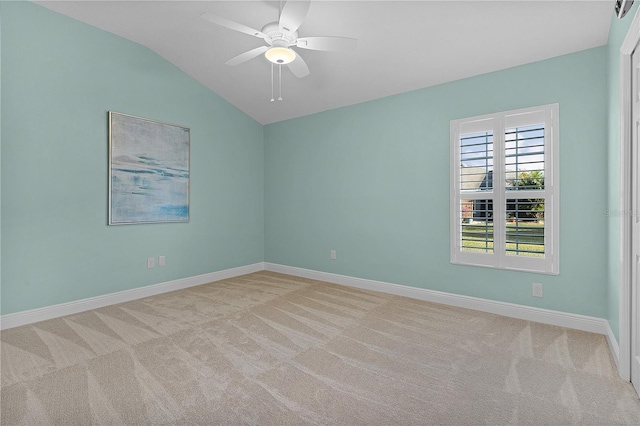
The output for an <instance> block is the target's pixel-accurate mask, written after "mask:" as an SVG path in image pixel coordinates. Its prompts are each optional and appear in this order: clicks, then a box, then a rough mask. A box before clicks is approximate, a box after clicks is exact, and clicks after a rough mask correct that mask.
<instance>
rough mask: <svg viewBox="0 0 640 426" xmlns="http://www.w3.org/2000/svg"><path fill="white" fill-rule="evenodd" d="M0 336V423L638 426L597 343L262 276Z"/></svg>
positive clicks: (632, 402) (638, 416) (637, 409)
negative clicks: (0, 366)
mask: <svg viewBox="0 0 640 426" xmlns="http://www.w3.org/2000/svg"><path fill="white" fill-rule="evenodd" d="M1 340H2V360H1V361H2V406H1V408H2V413H1V416H2V417H1V420H2V425H18V424H21V425H41V424H53V425H89V424H106V425H116V424H127V425H143V424H178V425H198V424H199V425H215V424H223V425H236V424H258V425H271V424H277V425H281V424H322V425H327V424H328V425H411V424H421V425H423V424H430V425H438V424H446V425H449V424H452V425H483V424H486V425H509V424H523V425H562V424H593V425H614V424H634V425H638V424H640V402H639V400H638V399H637V397H636V395H635V393H634V391H633V389H632V387H631V385H630V384H629V383H625V382H623V381H622V380H620V379H619V378H618V376H617V373H616V371H615V367H614V364H613V361H612V359H611V356H610V354H609V351H608V348H607V345H606V342H605V338H604V337H603V336H601V335H597V334H591V333H585V332H580V331H574V330H568V329H563V328H559V327H554V326H548V325H542V324H537V323H532V322H527V321H521V320H514V319H509V318H504V317H500V316H496V315H491V314H485V313H480V312H475V311H471V310H465V309H458V308H451V307H446V306H442V305H437V304H433V303H426V302H421V301H416V300H412V299H406V298H402V297H397V296H391V295H386V294H382V293H375V292H370V291H363V290H358V289H353V288H349V287H342V286H338V285H333V284H327V283H323V282H319V281H311V280H305V279H299V278H296V277H291V276H287V275H280V274H275V273H269V272H260V273H255V274H251V275H245V276H242V277H238V278H234V279H229V280H225V281H220V282H216V283H212V284H207V285H203V286H199V287H193V288H190V289H187V290H182V291H177V292H173V293H166V294H163V295H159V296H154V297H149V298H147V299H142V300H138V301H134V302H128V303H123V304H120V305H115V306H110V307H107V308H102V309H96V310H94V311H89V312H85V313H81V314H77V315H71V316H68V317H64V318H59V319H54V320H50V321H44V322H40V323H37V324H33V325H28V326H23V327H19V328H14V329H9V330H5V331H3V332H2V333H1Z"/></svg>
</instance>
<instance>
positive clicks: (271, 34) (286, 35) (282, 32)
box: [262, 22, 298, 47]
mask: <svg viewBox="0 0 640 426" xmlns="http://www.w3.org/2000/svg"><path fill="white" fill-rule="evenodd" d="M262 33H263V34H264V35H266V37H265V38H264V40H265V41H266V42H267V43H268V44H269V45H270V46H274V47H289V46H292V45H295V44H296V40H298V32H297V31H294V32H289V31H287V29H286V28H280V25H279V24H278V23H277V22H271V23H269V24H267V25H265V26H264V27H262Z"/></svg>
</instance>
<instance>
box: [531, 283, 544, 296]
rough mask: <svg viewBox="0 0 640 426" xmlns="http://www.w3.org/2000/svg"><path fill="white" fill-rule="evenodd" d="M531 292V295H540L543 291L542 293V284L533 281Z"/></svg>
mask: <svg viewBox="0 0 640 426" xmlns="http://www.w3.org/2000/svg"><path fill="white" fill-rule="evenodd" d="M531 294H532V295H533V297H542V296H543V293H542V284H540V283H533V284H532V285H531Z"/></svg>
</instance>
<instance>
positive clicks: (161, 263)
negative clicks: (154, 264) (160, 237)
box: [158, 256, 167, 268]
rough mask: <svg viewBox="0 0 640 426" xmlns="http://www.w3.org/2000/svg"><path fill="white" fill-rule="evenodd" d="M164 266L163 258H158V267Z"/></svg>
mask: <svg viewBox="0 0 640 426" xmlns="http://www.w3.org/2000/svg"><path fill="white" fill-rule="evenodd" d="M166 264H167V262H166V258H165V257H164V256H158V266H159V267H161V268H162V267H163V266H164V265H166Z"/></svg>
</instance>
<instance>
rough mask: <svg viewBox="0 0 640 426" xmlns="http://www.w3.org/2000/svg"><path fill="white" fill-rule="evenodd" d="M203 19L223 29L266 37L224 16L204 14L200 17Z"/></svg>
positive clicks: (260, 32)
mask: <svg viewBox="0 0 640 426" xmlns="http://www.w3.org/2000/svg"><path fill="white" fill-rule="evenodd" d="M200 17H201V18H202V19H205V20H207V21H209V22H213V23H214V24H218V25H220V26H222V27H226V28H229V29H231V30H235V31H239V32H241V33H245V34H249V35H252V36H254V37H258V38H265V37H266V36H265V35H264V34H263V33H262V31H258V30H255V29H253V28H251V27H247V26H246V25H242V24H239V23H237V22H235V21H232V20H230V19H227V18H223V17H222V16H218V15H214V14H213V13H209V12H206V13H203V14H202V15H200Z"/></svg>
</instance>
